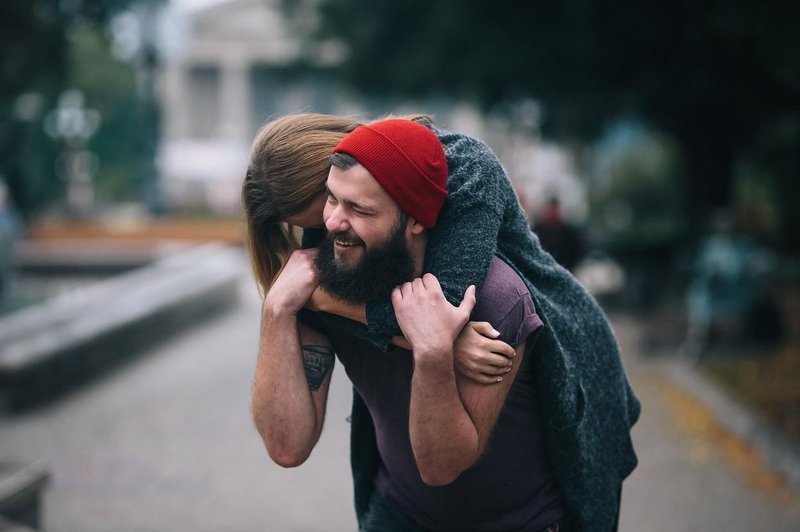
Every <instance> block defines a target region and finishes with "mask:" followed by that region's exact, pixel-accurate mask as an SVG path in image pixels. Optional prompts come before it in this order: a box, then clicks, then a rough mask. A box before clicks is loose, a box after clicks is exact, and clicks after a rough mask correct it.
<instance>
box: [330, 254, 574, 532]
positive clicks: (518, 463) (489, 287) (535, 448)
mask: <svg viewBox="0 0 800 532" xmlns="http://www.w3.org/2000/svg"><path fill="white" fill-rule="evenodd" d="M471 319H472V320H474V321H488V322H489V323H491V324H492V325H493V326H494V328H495V329H497V330H498V331H499V332H500V339H502V340H503V341H505V342H507V343H509V344H511V345H512V346H517V345H519V344H520V343H522V342H524V341H526V340H527V341H528V342H529V345H530V343H531V342H533V341H534V340H535V334H534V333H535V332H536V331H538V330H539V328H540V327H542V321H541V319H540V318H539V316H537V315H536V312H535V309H534V307H533V302H532V300H531V297H530V294H529V293H528V290H527V288H526V286H525V283H524V282H523V281H522V280H521V279H520V278H519V276H518V275H517V274H516V273H515V272H514V270H512V269H511V268H510V267H509V266H508V265H506V264H505V263H504V262H503V261H502V260H500V259H498V258H495V259H493V261H492V263H491V265H490V267H489V272H488V274H487V276H486V280H485V282H484V285H483V287H482V289H481V291H480V293H479V294H478V302H477V305H476V306H475V309H474V310H473V312H472V317H471ZM328 333H329V336H330V337H331V341H332V342H333V345H334V346H335V347H336V351H337V356H338V357H339V359H340V360H341V362H342V364H343V365H344V368H345V370H346V372H347V374H348V376H349V377H350V379H351V380H352V382H353V385H354V386H355V387H356V389H357V390H358V392H359V393H360V394H361V397H362V398H363V399H364V402H365V403H366V405H367V408H368V409H369V411H370V414H371V415H372V419H373V422H374V424H375V431H376V436H377V443H378V450H379V452H380V456H381V463H380V465H379V468H378V473H377V476H376V478H375V487H376V489H377V490H378V492H379V493H380V494H381V495H383V496H384V497H386V498H388V499H390V500H391V501H393V502H394V503H395V504H396V505H398V506H399V507H400V508H401V509H402V510H403V511H404V512H406V513H407V514H408V515H409V516H410V517H412V518H413V519H414V520H416V521H417V522H418V523H419V524H420V525H422V526H423V527H425V528H429V529H432V530H458V531H465V530H482V531H487V532H488V531H508V530H520V531H528V530H531V531H534V530H539V529H541V528H543V527H545V526H547V525H548V524H550V523H552V522H553V521H555V520H557V519H558V518H560V517H562V516H564V515H565V512H564V510H563V507H562V505H561V502H560V497H559V494H558V490H557V488H556V485H555V482H554V480H553V476H552V474H551V473H550V470H549V468H548V466H547V460H546V457H545V453H544V448H543V444H542V441H541V429H540V426H539V425H540V419H539V408H538V405H537V402H536V394H535V391H534V379H533V375H532V374H531V371H532V365H531V361H530V360H528V358H527V357H523V363H522V364H523V365H522V367H521V368H520V369H519V371H518V374H517V377H516V380H515V382H514V384H513V386H512V387H511V390H510V391H509V394H508V397H507V399H506V402H505V404H504V405H503V409H502V410H501V412H500V415H499V417H498V419H497V423H496V425H495V428H494V431H493V433H492V436H491V438H490V440H489V442H488V444H487V446H486V449H485V451H484V453H483V455H482V457H481V458H480V459H479V460H478V462H477V463H475V464H474V465H473V466H472V467H471V468H470V469H468V470H467V471H464V472H463V473H462V474H461V476H459V477H458V478H457V479H456V480H455V481H454V482H452V483H451V484H448V485H446V486H436V487H434V486H428V485H426V484H425V483H423V482H422V479H421V478H420V475H419V470H418V469H417V465H416V462H415V461H414V454H413V452H412V449H411V441H410V439H409V434H408V415H409V413H408V411H409V403H410V396H411V376H412V373H413V360H412V354H411V352H410V351H407V350H403V349H395V350H392V351H391V352H389V353H388V354H387V353H382V352H380V351H378V350H377V349H375V348H374V347H372V346H371V345H370V344H368V343H366V342H364V341H361V340H359V339H357V338H354V337H348V336H346V335H344V334H340V333H336V332H334V331H330V330H329V331H328ZM526 354H527V353H526Z"/></svg>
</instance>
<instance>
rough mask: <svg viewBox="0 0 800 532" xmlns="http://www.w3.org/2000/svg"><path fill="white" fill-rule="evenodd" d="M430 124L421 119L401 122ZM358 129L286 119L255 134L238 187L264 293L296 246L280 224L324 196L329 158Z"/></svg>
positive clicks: (309, 116)
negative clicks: (240, 184)
mask: <svg viewBox="0 0 800 532" xmlns="http://www.w3.org/2000/svg"><path fill="white" fill-rule="evenodd" d="M401 118H406V119H409V120H414V121H417V122H423V123H424V122H427V123H431V122H432V121H431V118H430V117H428V116H425V115H413V116H406V117H401ZM359 125H361V123H360V122H358V121H356V120H355V119H353V118H348V117H339V116H333V115H322V114H314V113H306V114H292V115H286V116H283V117H281V118H278V119H276V120H273V121H271V122H268V123H266V124H265V125H264V126H263V127H262V128H261V129H260V130H259V131H258V133H257V134H256V138H255V140H254V141H253V146H252V148H251V150H250V164H249V165H248V168H247V173H246V174H245V178H244V183H243V184H242V204H243V206H244V212H245V217H246V224H247V247H248V252H249V255H250V262H251V265H252V268H253V274H254V275H255V278H256V282H257V283H258V285H259V287H260V288H261V289H262V290H263V291H266V290H267V289H268V288H269V286H270V285H271V284H272V281H273V280H274V279H275V277H276V276H277V275H278V273H279V272H280V270H281V268H282V267H283V265H284V263H285V262H286V259H287V258H288V256H289V254H290V253H291V252H292V251H293V250H294V249H297V248H298V247H299V242H298V240H297V236H296V233H295V231H293V230H292V228H291V227H290V226H289V225H288V224H286V223H285V220H286V218H287V217H289V216H293V215H295V214H298V213H300V212H302V211H303V210H304V209H306V208H307V207H308V206H309V205H310V204H311V202H312V201H313V200H314V199H316V198H317V197H318V196H319V195H320V194H322V193H323V192H324V191H325V181H326V180H327V179H328V171H329V170H330V162H329V161H328V156H329V155H330V154H331V152H332V151H333V148H334V147H336V145H337V144H339V141H341V140H342V139H343V138H344V137H345V136H346V135H347V134H348V133H350V132H351V131H353V130H354V129H355V128H356V127H358V126H359Z"/></svg>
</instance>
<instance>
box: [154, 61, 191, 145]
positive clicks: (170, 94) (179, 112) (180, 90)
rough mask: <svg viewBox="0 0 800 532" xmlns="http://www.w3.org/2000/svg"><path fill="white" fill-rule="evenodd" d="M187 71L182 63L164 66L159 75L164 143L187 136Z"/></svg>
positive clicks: (188, 100)
mask: <svg viewBox="0 0 800 532" xmlns="http://www.w3.org/2000/svg"><path fill="white" fill-rule="evenodd" d="M187 85H188V83H187V69H186V65H184V64H182V63H171V64H168V65H166V67H165V68H164V70H163V71H162V74H161V83H160V91H161V95H162V96H161V98H162V99H161V112H162V113H163V114H162V127H163V129H162V135H163V139H164V140H166V141H175V140H183V139H185V138H186V137H187V136H189V124H188V116H189V112H190V109H189V108H188V107H189V105H190V103H189V102H190V99H189V98H188V94H187V89H188V87H187Z"/></svg>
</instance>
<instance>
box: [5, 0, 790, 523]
mask: <svg viewBox="0 0 800 532" xmlns="http://www.w3.org/2000/svg"><path fill="white" fill-rule="evenodd" d="M798 20H800V4H797V3H792V2H780V1H772V0H767V1H761V2H756V1H754V0H731V1H728V2H715V1H701V2H680V1H679V2H675V1H671V2H660V1H656V2H646V3H641V2H640V3H636V2H615V3H609V2H600V1H596V0H565V1H562V2H541V1H525V2H523V1H511V0H506V1H502V0H501V1H494V2H479V1H472V0H461V1H455V0H438V1H436V2H424V1H421V0H405V1H401V2H398V1H385V0H369V1H367V0H294V1H291V0H9V1H6V2H3V4H2V5H0V42H2V46H0V78H1V79H0V529H4V527H8V528H9V529H15V528H12V527H14V526H18V527H21V528H19V529H24V528H23V527H26V526H27V527H29V528H34V529H36V528H43V529H47V530H54V531H62V530H63V531H66V530H75V531H88V530H110V529H115V530H175V529H183V530H243V531H247V530H279V531H281V530H333V531H338V530H353V529H354V528H355V524H354V523H355V521H354V515H353V512H352V505H351V502H350V501H351V498H350V488H351V481H350V478H349V472H348V463H347V460H348V455H347V437H348V436H347V434H348V432H347V431H348V426H347V424H346V423H345V421H344V419H345V417H346V416H347V409H348V406H349V404H348V403H349V393H350V392H349V389H348V386H347V382H346V376H344V375H343V374H341V375H340V374H338V373H337V377H335V386H334V390H335V393H334V392H332V393H333V396H332V404H331V407H330V408H331V411H329V420H328V424H327V427H326V430H325V433H324V435H323V439H322V441H321V443H320V446H319V448H318V449H317V451H316V452H315V455H314V457H312V460H311V462H310V463H308V464H306V465H305V466H304V467H303V468H301V469H300V470H296V471H284V470H280V469H278V468H277V467H274V466H272V465H271V464H270V463H268V460H267V458H266V454H265V453H264V451H263V449H262V448H261V447H260V445H261V444H260V441H259V439H258V436H257V434H256V432H255V430H254V429H253V428H252V426H251V424H250V421H249V413H248V395H249V387H250V382H251V378H252V370H253V367H254V364H255V356H256V350H257V342H258V332H259V312H260V307H259V303H260V296H259V294H258V292H257V289H256V286H255V283H254V282H253V280H252V278H251V276H250V275H249V273H248V271H247V268H248V266H247V260H246V254H245V253H244V250H243V249H242V243H243V224H242V211H241V206H240V202H239V195H240V188H241V182H242V179H243V177H244V173H245V169H246V167H247V162H248V152H249V149H250V143H251V142H252V140H253V138H254V136H255V134H256V132H257V130H258V128H259V127H260V126H261V125H263V124H264V123H265V122H266V121H268V120H269V119H271V118H275V117H278V116H280V115H283V114H287V113H291V112H303V111H306V112H320V113H330V114H346V115H354V116H357V117H359V118H362V119H364V120H369V119H373V118H379V117H381V116H383V115H385V114H387V113H395V114H404V113H425V114H429V115H432V116H433V117H434V119H435V122H436V123H437V124H438V125H440V126H443V127H445V128H447V129H451V130H454V131H457V132H460V133H465V134H469V135H472V136H476V137H478V138H481V139H483V140H484V141H486V142H487V143H488V144H489V146H490V147H491V148H492V149H493V150H494V151H495V152H496V153H497V155H498V157H499V159H500V160H501V162H502V163H503V165H504V167H505V169H506V171H507V173H508V175H509V177H510V179H511V181H512V183H513V185H514V187H515V189H516V191H517V193H518V196H519V200H520V204H521V205H522V207H523V209H524V210H525V212H526V213H527V214H528V218H529V220H530V223H531V227H532V229H533V230H534V232H536V233H537V235H538V236H539V238H540V239H541V241H542V244H543V246H544V247H545V249H547V250H548V251H550V252H551V253H552V254H553V255H554V256H555V257H556V259H557V260H559V262H561V263H562V264H563V265H564V266H565V267H567V268H568V269H570V270H571V271H572V272H573V273H574V274H575V275H576V277H577V278H578V279H579V280H580V281H581V282H582V283H583V284H584V285H585V286H586V287H587V288H588V289H589V291H590V292H592V293H593V294H594V295H595V297H597V299H598V300H599V301H600V303H601V304H602V305H603V306H604V308H605V309H606V311H607V312H608V314H609V316H610V318H611V322H612V325H613V326H614V329H615V331H616V333H617V335H618V338H619V340H620V343H621V345H622V347H623V354H624V359H625V365H626V368H627V369H628V371H629V373H630V375H631V379H632V382H633V385H634V388H635V390H636V391H637V393H638V394H639V395H640V398H641V399H642V402H643V405H644V414H643V417H642V420H641V421H640V422H639V424H638V425H637V427H636V428H635V429H634V436H635V439H636V442H637V446H638V451H639V454H640V459H641V465H640V467H639V469H637V471H636V472H635V473H634V474H633V476H632V477H631V479H630V480H629V481H628V482H627V484H626V488H625V493H626V497H624V503H623V514H622V523H621V528H622V530H628V531H633V530H645V531H649V530H653V531H659V530H697V529H700V528H704V529H707V530H767V529H769V530H787V531H788V530H798V529H800V496H799V495H798V493H800V209H798V207H797V202H798V200H800V59H798V57H800V32H798V31H797V23H798ZM336 390H338V391H336ZM629 485H630V486H631V487H630V488H628V487H627V486H629ZM4 523H5V524H4Z"/></svg>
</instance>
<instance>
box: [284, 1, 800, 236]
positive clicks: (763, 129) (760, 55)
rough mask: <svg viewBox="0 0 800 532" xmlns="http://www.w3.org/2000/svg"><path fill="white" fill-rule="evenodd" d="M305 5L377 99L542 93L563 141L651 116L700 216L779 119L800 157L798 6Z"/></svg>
mask: <svg viewBox="0 0 800 532" xmlns="http://www.w3.org/2000/svg"><path fill="white" fill-rule="evenodd" d="M307 2H311V3H312V4H319V9H320V11H319V13H320V16H321V25H320V30H319V31H318V33H317V41H318V42H319V43H322V44H324V43H325V42H326V41H339V42H340V43H343V44H344V45H345V46H346V49H347V55H346V59H345V61H344V64H343V65H342V69H341V71H342V73H343V75H344V76H345V78H346V79H347V80H349V81H351V82H352V83H353V84H354V85H355V86H357V87H358V88H360V89H362V90H364V91H366V92H368V93H373V94H374V93H386V92H401V93H405V94H420V93H430V92H439V93H447V94H452V95H456V96H466V97H472V98H476V99H478V100H480V101H482V102H483V103H484V104H486V105H487V106H491V105H495V104H498V103H502V102H505V101H509V100H512V101H513V100H514V99H519V98H524V97H533V98H536V99H538V100H539V101H540V102H542V104H543V106H544V116H543V118H544V123H543V129H544V132H545V133H546V134H548V133H549V134H551V135H553V136H556V137H558V138H561V139H564V140H589V139H593V138H595V137H596V136H597V135H598V134H599V133H600V131H601V130H602V129H603V126H604V124H606V123H607V122H608V121H609V119H611V118H614V117H617V116H620V115H625V116H631V115H635V116H639V117H640V118H641V119H643V120H645V121H646V122H647V123H649V124H650V125H651V126H652V127H654V128H655V129H658V130H661V131H663V132H665V133H667V134H669V135H671V136H672V137H673V138H674V139H676V141H677V142H678V143H679V144H680V148H681V151H682V154H683V157H684V159H685V167H686V171H685V172H684V173H683V175H684V180H685V181H684V183H683V185H684V189H685V191H686V193H687V195H686V199H687V203H686V207H687V214H688V215H689V217H690V219H691V220H693V221H700V220H702V219H703V218H704V215H705V213H706V212H708V211H709V210H710V209H711V208H714V207H718V206H722V205H727V204H729V203H730V201H731V196H732V190H733V186H732V176H733V169H734V165H735V164H736V162H737V159H738V157H739V156H741V155H742V154H743V153H747V152H748V151H750V150H753V149H755V148H757V144H758V143H757V141H758V139H760V138H761V137H764V136H765V135H766V136H769V132H770V131H774V130H775V129H776V128H778V129H780V128H779V125H778V122H786V121H789V122H791V123H793V124H795V129H794V131H795V133H794V134H795V137H794V138H793V139H788V140H787V141H786V142H785V143H784V144H783V146H784V147H787V148H789V149H792V147H793V149H794V153H797V151H798V147H797V137H796V129H797V124H798V120H800V119H799V118H798V116H799V115H800V61H798V50H800V32H798V31H797V27H796V26H797V21H798V20H800V3H798V2H784V1H780V0H766V1H764V0H762V1H756V0H728V1H721V0H700V1H697V0H669V1H656V2H634V1H620V2H600V1H599V0H595V1H592V0H564V1H561V2H552V1H543V0H496V1H493V2H483V1H477V0H438V1H436V2H428V1H424V0H406V1H403V2H396V1H394V0H307ZM284 3H285V4H293V5H296V4H297V2H289V1H288V0H284ZM784 129H786V128H784ZM790 134H791V133H790ZM784 138H785V137H784ZM781 154H782V155H780V156H777V155H775V154H772V155H770V156H769V157H771V159H772V160H778V159H781V158H782V157H783V158H786V152H785V151H781ZM754 158H758V157H757V156H756V155H754ZM786 164H787V163H786V161H783V162H781V163H780V164H776V166H775V170H776V171H775V173H774V176H775V178H776V179H777V180H780V181H781V182H782V183H783V182H784V181H786V182H787V183H785V184H783V185H781V186H791V185H789V184H788V181H790V180H791V181H792V182H793V181H794V180H796V176H797V173H796V172H795V173H794V174H792V173H787V167H786ZM794 169H795V170H796V169H797V168H796V167H794ZM779 188H780V187H779ZM795 197H796V196H795ZM795 210H796V209H795ZM798 222H800V221H798ZM797 229H798V231H795V232H799V231H800V226H798V227H797Z"/></svg>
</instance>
